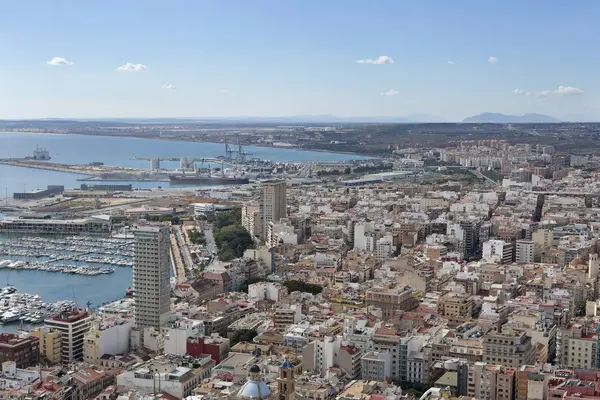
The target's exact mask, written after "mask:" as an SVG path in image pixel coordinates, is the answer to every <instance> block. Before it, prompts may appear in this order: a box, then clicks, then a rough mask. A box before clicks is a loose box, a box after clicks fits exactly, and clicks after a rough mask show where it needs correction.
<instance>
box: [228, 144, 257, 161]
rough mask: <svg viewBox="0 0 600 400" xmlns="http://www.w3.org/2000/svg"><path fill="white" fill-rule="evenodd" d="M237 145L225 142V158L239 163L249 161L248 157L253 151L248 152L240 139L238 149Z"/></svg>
mask: <svg viewBox="0 0 600 400" xmlns="http://www.w3.org/2000/svg"><path fill="white" fill-rule="evenodd" d="M235 147H236V146H232V145H230V144H229V143H227V142H225V159H226V160H227V161H236V162H237V163H239V164H243V163H245V162H246V161H247V158H248V157H249V156H251V155H252V153H248V152H247V151H246V150H244V148H243V147H242V145H241V144H240V141H239V139H238V144H237V150H236V149H235Z"/></svg>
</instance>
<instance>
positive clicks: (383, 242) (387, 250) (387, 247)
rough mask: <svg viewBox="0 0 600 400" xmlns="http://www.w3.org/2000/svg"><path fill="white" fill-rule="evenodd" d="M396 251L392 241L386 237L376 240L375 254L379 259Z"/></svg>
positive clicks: (385, 257)
mask: <svg viewBox="0 0 600 400" xmlns="http://www.w3.org/2000/svg"><path fill="white" fill-rule="evenodd" d="M395 251H396V246H394V245H392V241H391V240H390V239H389V238H387V237H384V238H381V239H379V240H377V243H376V245H375V255H376V256H377V258H379V259H380V260H385V259H387V258H389V257H390V256H391V255H392V254H393V253H394V252H395Z"/></svg>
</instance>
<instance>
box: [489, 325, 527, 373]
mask: <svg viewBox="0 0 600 400" xmlns="http://www.w3.org/2000/svg"><path fill="white" fill-rule="evenodd" d="M483 350H484V351H483V361H484V362H486V363H488V364H494V365H502V366H505V367H512V368H519V367H520V366H521V365H531V364H534V363H535V361H536V356H535V349H534V347H533V343H532V341H531V337H530V336H528V335H527V334H526V333H525V332H522V331H518V330H512V329H505V330H503V332H501V333H499V332H494V331H490V332H488V333H487V334H486V335H485V338H484V342H483Z"/></svg>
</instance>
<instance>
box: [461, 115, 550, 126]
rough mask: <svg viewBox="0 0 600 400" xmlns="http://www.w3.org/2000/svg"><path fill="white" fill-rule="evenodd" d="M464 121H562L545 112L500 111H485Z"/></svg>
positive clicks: (514, 122) (495, 122) (508, 122)
mask: <svg viewBox="0 0 600 400" xmlns="http://www.w3.org/2000/svg"><path fill="white" fill-rule="evenodd" d="M462 122H466V123H471V124H481V123H491V124H527V123H552V122H560V121H559V120H557V119H556V118H553V117H550V116H548V115H543V114H524V115H507V114H500V113H483V114H479V115H475V116H473V117H469V118H465V119H463V120H462Z"/></svg>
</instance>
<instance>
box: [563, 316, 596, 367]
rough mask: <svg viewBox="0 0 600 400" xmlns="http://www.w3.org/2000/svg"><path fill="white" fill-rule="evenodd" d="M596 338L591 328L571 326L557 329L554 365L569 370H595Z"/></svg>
mask: <svg viewBox="0 0 600 400" xmlns="http://www.w3.org/2000/svg"><path fill="white" fill-rule="evenodd" d="M597 352H598V336H597V334H596V332H594V331H593V326H584V325H581V324H573V325H571V326H568V327H561V328H559V329H558V332H557V338H556V363H557V364H558V365H564V366H566V367H570V368H586V369H590V368H597V365H596V362H597V361H596V360H597V356H598V354H597Z"/></svg>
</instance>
